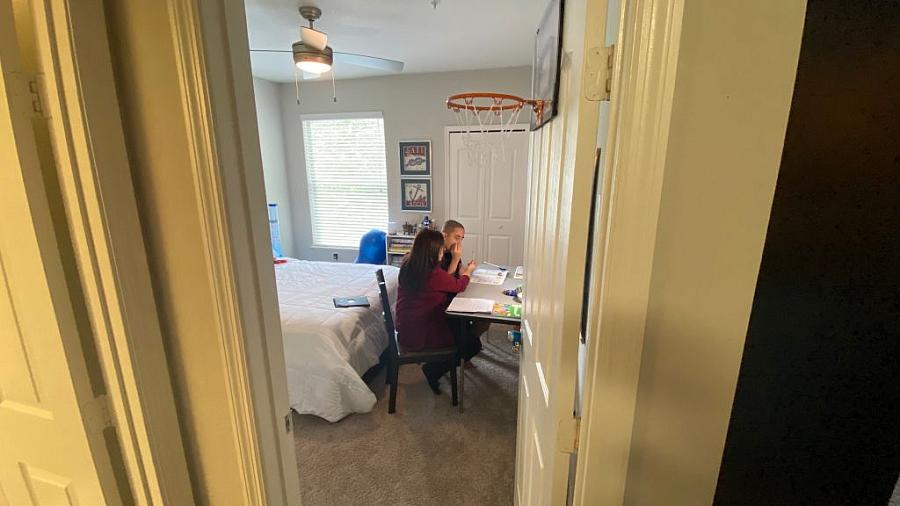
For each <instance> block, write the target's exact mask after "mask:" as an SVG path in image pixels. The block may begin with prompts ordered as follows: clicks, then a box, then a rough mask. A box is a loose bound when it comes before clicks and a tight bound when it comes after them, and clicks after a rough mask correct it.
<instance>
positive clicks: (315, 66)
mask: <svg viewBox="0 0 900 506" xmlns="http://www.w3.org/2000/svg"><path fill="white" fill-rule="evenodd" d="M300 15H301V16H302V17H303V18H304V19H306V20H307V21H309V27H306V26H301V27H300V40H299V41H297V42H294V43H293V44H292V45H291V50H290V51H288V50H278V49H251V50H250V51H251V52H257V53H293V56H294V65H296V66H297V68H298V69H299V70H301V71H303V73H304V77H306V76H308V75H309V74H312V76H309V77H318V76H319V75H320V74H324V73H325V72H328V71H329V70H331V68H332V66H333V65H334V64H336V63H337V64H341V63H348V64H351V65H356V66H360V67H368V68H373V69H378V70H384V71H387V72H400V71H401V70H403V62H402V61H397V60H389V59H387V58H378V57H375V56H367V55H362V54H354V53H342V52H338V51H333V50H332V49H331V47H330V46H328V35H326V34H325V33H324V32H321V31H319V30H316V29H315V28H314V27H313V23H314V22H315V21H316V20H317V19H319V18H320V17H321V16H322V10H321V9H319V8H318V7H313V6H303V7H300ZM332 75H333V74H332Z"/></svg>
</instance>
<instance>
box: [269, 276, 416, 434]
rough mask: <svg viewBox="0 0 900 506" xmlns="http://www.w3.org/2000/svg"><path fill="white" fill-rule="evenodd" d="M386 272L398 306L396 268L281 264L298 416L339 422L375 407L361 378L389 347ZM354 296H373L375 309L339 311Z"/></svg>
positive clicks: (390, 293) (287, 353) (288, 358)
mask: <svg viewBox="0 0 900 506" xmlns="http://www.w3.org/2000/svg"><path fill="white" fill-rule="evenodd" d="M378 269H383V270H384V277H385V281H386V284H387V287H388V296H389V297H390V300H391V303H392V304H396V300H397V274H398V272H399V269H397V268H396V267H391V266H387V265H369V264H345V263H334V262H310V261H306V260H289V261H288V262H287V263H283V264H276V265H275V279H276V282H277V286H278V304H279V308H280V310H281V330H282V334H283V337H284V355H285V357H284V358H285V365H286V366H287V380H288V396H289V398H290V403H291V407H292V408H293V409H294V410H295V411H297V412H298V413H302V414H312V415H316V416H319V417H322V418H324V419H326V420H328V421H330V422H336V421H338V420H340V419H341V418H344V417H345V416H347V415H349V414H351V413H367V412H369V411H371V410H372V406H374V405H375V394H373V393H372V391H371V390H370V389H369V387H368V386H367V385H366V383H365V382H364V381H363V380H362V378H361V376H362V374H363V373H364V372H366V371H367V370H368V369H369V368H371V367H372V366H374V365H375V364H377V363H378V359H379V356H380V355H381V353H382V351H384V350H385V349H386V348H387V345H388V340H387V339H388V338H387V333H386V332H385V330H384V322H383V320H382V317H381V299H380V298H379V296H378V283H377V282H376V280H375V271H377V270H378ZM354 295H365V296H366V297H367V298H368V300H369V304H370V307H367V308H366V307H352V308H341V309H338V308H335V307H334V303H333V301H332V299H333V298H334V297H349V296H354ZM392 310H393V308H392Z"/></svg>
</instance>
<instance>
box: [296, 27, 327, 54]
mask: <svg viewBox="0 0 900 506" xmlns="http://www.w3.org/2000/svg"><path fill="white" fill-rule="evenodd" d="M300 40H302V41H303V43H304V44H306V45H307V46H309V47H311V48H313V49H318V50H319V51H322V50H323V49H325V46H327V45H328V35H327V34H326V33H325V32H320V31H318V30H316V29H315V28H309V27H308V26H301V27H300Z"/></svg>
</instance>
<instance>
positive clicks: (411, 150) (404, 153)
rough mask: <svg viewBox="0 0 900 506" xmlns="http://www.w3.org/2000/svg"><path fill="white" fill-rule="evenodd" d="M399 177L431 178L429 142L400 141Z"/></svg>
mask: <svg viewBox="0 0 900 506" xmlns="http://www.w3.org/2000/svg"><path fill="white" fill-rule="evenodd" d="M400 175H401V176H405V177H431V141H400Z"/></svg>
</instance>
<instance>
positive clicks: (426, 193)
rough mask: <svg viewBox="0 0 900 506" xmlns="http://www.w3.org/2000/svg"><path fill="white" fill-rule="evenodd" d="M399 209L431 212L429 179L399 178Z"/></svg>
mask: <svg viewBox="0 0 900 506" xmlns="http://www.w3.org/2000/svg"><path fill="white" fill-rule="evenodd" d="M400 193H401V195H400V210H401V211H414V212H421V213H430V212H431V180H430V179H413V178H401V179H400Z"/></svg>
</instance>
